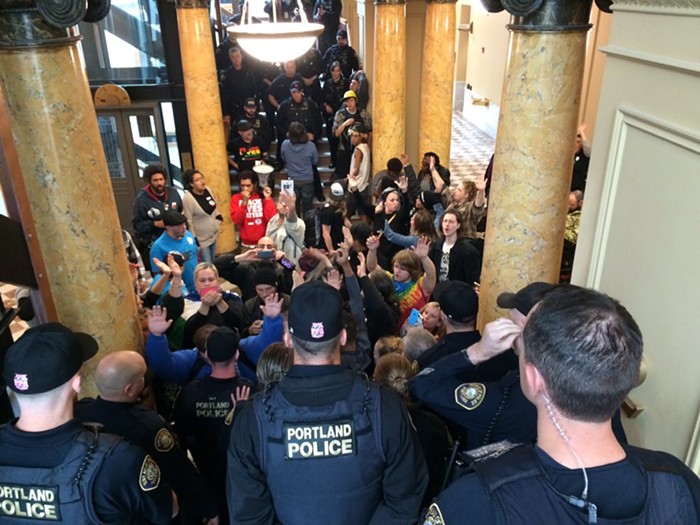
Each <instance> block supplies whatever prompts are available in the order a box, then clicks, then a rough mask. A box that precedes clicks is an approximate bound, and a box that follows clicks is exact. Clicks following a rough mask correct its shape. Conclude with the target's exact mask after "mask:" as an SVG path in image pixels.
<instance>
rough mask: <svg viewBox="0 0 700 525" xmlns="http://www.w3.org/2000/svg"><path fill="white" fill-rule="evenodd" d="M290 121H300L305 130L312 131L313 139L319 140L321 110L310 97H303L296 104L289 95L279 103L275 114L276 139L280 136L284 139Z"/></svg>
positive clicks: (321, 124)
mask: <svg viewBox="0 0 700 525" xmlns="http://www.w3.org/2000/svg"><path fill="white" fill-rule="evenodd" d="M292 122H301V123H302V124H304V127H305V128H306V131H307V132H309V133H313V135H314V139H316V140H320V138H321V128H322V126H323V123H322V122H321V112H320V110H319V109H318V106H317V105H316V102H314V101H313V100H312V99H310V98H306V97H305V98H302V100H301V102H299V103H298V104H297V103H296V102H294V100H292V98H291V97H289V98H287V99H286V100H285V101H284V102H282V103H281V104H280V107H279V108H277V115H275V124H276V126H277V137H278V140H279V139H280V137H281V138H282V140H284V137H285V136H286V135H287V131H289V125H290V124H291V123H292ZM280 142H282V141H280Z"/></svg>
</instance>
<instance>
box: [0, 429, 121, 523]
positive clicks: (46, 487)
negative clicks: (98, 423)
mask: <svg viewBox="0 0 700 525" xmlns="http://www.w3.org/2000/svg"><path fill="white" fill-rule="evenodd" d="M120 441H121V440H120V439H119V438H117V437H116V436H111V435H107V434H98V433H97V432H96V431H92V430H85V431H84V432H81V433H80V434H78V437H77V439H76V440H75V441H74V443H73V447H72V448H71V450H70V452H69V453H68V455H67V456H66V458H65V460H64V461H63V463H61V464H60V465H57V466H56V467H53V468H31V467H11V466H0V480H2V481H0V523H2V524H3V525H4V524H8V525H14V524H17V525H28V524H30V523H32V522H33V521H34V522H40V523H51V522H57V523H71V524H76V525H81V524H88V523H90V524H93V523H94V524H101V523H102V522H101V521H100V520H99V519H98V517H97V514H96V512H95V509H94V507H93V503H92V487H93V483H94V481H95V478H96V474H97V472H98V471H99V469H100V467H101V466H102V463H103V462H104V459H105V458H106V457H107V456H108V455H109V454H111V452H112V450H113V449H114V447H115V446H116V445H117V444H118V443H119V442H120ZM0 446H2V443H0Z"/></svg>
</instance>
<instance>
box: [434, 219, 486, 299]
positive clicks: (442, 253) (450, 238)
mask: <svg viewBox="0 0 700 525" xmlns="http://www.w3.org/2000/svg"><path fill="white" fill-rule="evenodd" d="M462 224H463V218H462V214H461V213H459V211H457V209H455V208H447V209H446V210H445V213H443V214H442V220H441V223H440V227H441V228H440V233H441V238H440V240H439V241H438V242H436V243H435V244H434V245H433V246H432V248H431V249H430V259H431V260H432V262H433V264H434V265H435V268H436V270H437V277H438V281H439V282H443V281H463V282H465V283H467V284H469V285H473V284H474V283H478V282H479V278H480V275H481V256H480V254H479V251H478V250H477V249H476V248H475V247H474V246H473V245H472V244H471V243H470V242H469V240H468V239H467V238H465V237H464V236H463V235H462Z"/></svg>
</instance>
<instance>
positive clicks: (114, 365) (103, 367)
mask: <svg viewBox="0 0 700 525" xmlns="http://www.w3.org/2000/svg"><path fill="white" fill-rule="evenodd" d="M145 374H146V361H144V359H143V357H142V356H141V354H139V353H137V352H132V351H131V350H122V351H119V352H112V353H111V354H109V355H107V356H105V357H103V358H102V360H101V361H100V362H99V363H98V365H97V369H96V370H95V386H97V390H99V392H100V397H102V398H103V399H106V400H109V401H133V400H134V399H136V397H138V395H139V394H140V393H141V390H143V384H144V375H145Z"/></svg>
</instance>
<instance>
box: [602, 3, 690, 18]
mask: <svg viewBox="0 0 700 525" xmlns="http://www.w3.org/2000/svg"><path fill="white" fill-rule="evenodd" d="M612 10H613V12H614V13H617V12H622V11H627V12H631V13H655V14H659V15H683V16H700V0H615V1H614V2H613V5H612Z"/></svg>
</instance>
